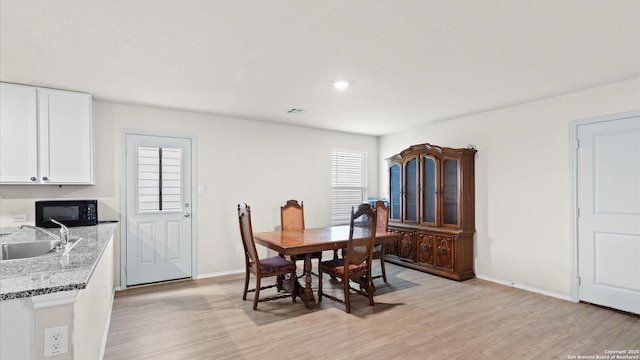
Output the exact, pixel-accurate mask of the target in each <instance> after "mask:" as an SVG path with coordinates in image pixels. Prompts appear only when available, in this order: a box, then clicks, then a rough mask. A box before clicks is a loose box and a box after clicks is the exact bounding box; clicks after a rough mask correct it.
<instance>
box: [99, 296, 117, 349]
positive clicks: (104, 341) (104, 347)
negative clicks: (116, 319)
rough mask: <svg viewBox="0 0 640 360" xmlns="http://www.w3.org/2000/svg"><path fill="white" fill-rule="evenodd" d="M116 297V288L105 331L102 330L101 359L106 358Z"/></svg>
mask: <svg viewBox="0 0 640 360" xmlns="http://www.w3.org/2000/svg"><path fill="white" fill-rule="evenodd" d="M115 297H116V288H114V289H113V291H112V292H111V304H110V305H109V314H107V321H106V324H105V325H104V331H103V332H102V334H103V335H102V345H101V346H100V357H99V359H100V360H102V359H104V352H105V350H106V348H107V338H108V337H109V327H110V326H111V312H112V311H113V301H114V300H115Z"/></svg>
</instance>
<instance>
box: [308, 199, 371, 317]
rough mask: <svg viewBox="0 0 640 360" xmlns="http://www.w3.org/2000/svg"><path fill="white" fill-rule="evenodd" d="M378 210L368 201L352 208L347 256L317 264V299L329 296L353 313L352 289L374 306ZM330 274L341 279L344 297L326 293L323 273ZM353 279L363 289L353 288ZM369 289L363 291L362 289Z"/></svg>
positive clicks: (320, 299)
mask: <svg viewBox="0 0 640 360" xmlns="http://www.w3.org/2000/svg"><path fill="white" fill-rule="evenodd" d="M376 220H377V219H376V210H375V209H372V208H371V206H369V204H360V205H359V206H358V209H357V210H355V211H354V209H353V208H352V209H351V221H350V223H349V240H348V242H347V249H346V251H345V255H344V257H343V258H341V259H333V260H329V261H323V262H320V265H319V266H318V270H319V277H318V279H319V280H318V302H321V301H322V297H326V298H329V299H331V300H333V301H337V302H339V303H341V304H344V305H345V308H346V312H347V313H350V312H351V304H350V299H349V290H353V291H354V292H356V293H358V294H360V295H363V296H365V297H368V298H369V305H370V306H373V305H374V302H373V291H374V288H373V282H372V281H371V260H372V257H373V246H374V244H375V240H376ZM323 273H327V274H329V275H330V276H332V277H334V276H335V277H336V278H339V279H341V280H342V288H343V292H344V299H339V298H337V297H335V296H332V295H329V294H325V293H324V292H323V291H322V274H323ZM350 280H354V281H357V282H358V283H359V284H360V289H356V288H353V287H351V282H350ZM363 288H364V289H366V291H362V289H363Z"/></svg>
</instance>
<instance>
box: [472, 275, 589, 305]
mask: <svg viewBox="0 0 640 360" xmlns="http://www.w3.org/2000/svg"><path fill="white" fill-rule="evenodd" d="M476 278H478V279H481V280H486V281H490V282H493V283H496V284H500V285H505V286H510V287H513V288H516V289H521V290H526V291H530V292H533V293H536V294H541V295H545V296H551V297H554V298H557V299H562V300H567V301H571V302H576V301H574V300H573V299H571V296H568V295H562V294H558V293H555V292H552V291H548V290H544V289H539V288H537V287H534V286H529V285H524V284H519V283H516V282H513V281H508V280H503V279H496V278H492V277H490V276H484V275H478V274H476Z"/></svg>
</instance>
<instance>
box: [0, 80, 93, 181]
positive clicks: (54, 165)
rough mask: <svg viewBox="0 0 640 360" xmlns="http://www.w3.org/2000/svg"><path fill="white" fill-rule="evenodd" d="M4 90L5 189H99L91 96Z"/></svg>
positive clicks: (0, 172) (1, 148)
mask: <svg viewBox="0 0 640 360" xmlns="http://www.w3.org/2000/svg"><path fill="white" fill-rule="evenodd" d="M0 86H1V87H0V183H3V184H56V185H59V184H85V185H87V184H93V106H92V98H91V95H90V94H85V93H77V92H71V91H63V90H54V89H46V88H38V87H33V86H26V85H18V84H9V83H0Z"/></svg>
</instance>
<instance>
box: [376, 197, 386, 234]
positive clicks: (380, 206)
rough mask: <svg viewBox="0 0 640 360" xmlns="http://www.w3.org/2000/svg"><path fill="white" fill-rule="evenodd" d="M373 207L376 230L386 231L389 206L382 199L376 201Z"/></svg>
mask: <svg viewBox="0 0 640 360" xmlns="http://www.w3.org/2000/svg"><path fill="white" fill-rule="evenodd" d="M375 208H376V218H377V221H376V231H387V224H388V223H389V208H388V207H387V205H385V204H384V201H382V200H378V201H376V204H375Z"/></svg>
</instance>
